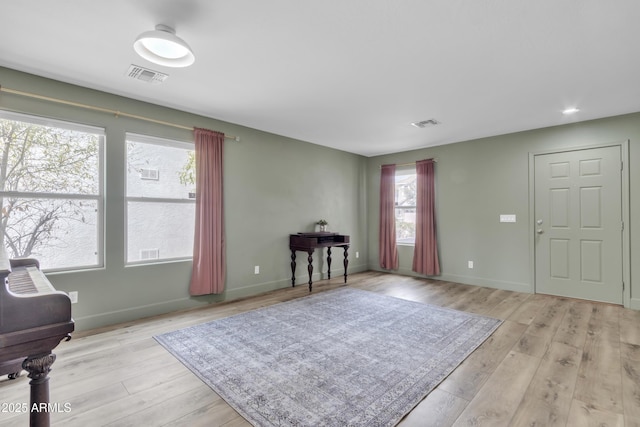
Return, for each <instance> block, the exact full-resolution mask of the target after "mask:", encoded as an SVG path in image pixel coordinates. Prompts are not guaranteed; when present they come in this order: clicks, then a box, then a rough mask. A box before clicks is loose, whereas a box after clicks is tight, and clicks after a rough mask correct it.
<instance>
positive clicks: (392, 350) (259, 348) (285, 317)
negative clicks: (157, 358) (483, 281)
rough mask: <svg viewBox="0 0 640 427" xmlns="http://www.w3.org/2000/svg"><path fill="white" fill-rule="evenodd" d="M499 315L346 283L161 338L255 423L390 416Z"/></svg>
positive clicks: (337, 422)
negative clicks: (427, 301)
mask: <svg viewBox="0 0 640 427" xmlns="http://www.w3.org/2000/svg"><path fill="white" fill-rule="evenodd" d="M500 323H501V321H500V320H497V319H493V318H489V317H483V316H478V315H474V314H469V313H464V312H460V311H455V310H449V309H445V308H441V307H436V306H431V305H427V304H421V303H417V302H412V301H407V300H402V299H398V298H393V297H389V296H385V295H380V294H376V293H372V292H368V291H361V290H357V289H351V288H348V287H344V288H339V289H335V290H332V291H327V292H321V293H317V294H313V295H311V296H307V297H304V298H300V299H296V300H292V301H288V302H284V303H280V304H276V305H273V306H269V307H265V308H261V309H257V310H254V311H250V312H247V313H243V314H238V315H235V316H231V317H227V318H224V319H220V320H215V321H212V322H209V323H204V324H201V325H197V326H192V327H189V328H185V329H181V330H178V331H175V332H169V333H165V334H162V335H159V336H156V337H155V339H156V340H157V341H158V342H159V343H160V344H162V345H163V346H164V347H165V348H166V349H167V350H168V351H169V352H171V353H172V354H173V355H174V356H175V357H176V358H178V359H179V360H180V361H181V362H182V363H184V364H185V365H186V366H187V367H188V368H189V369H191V370H192V371H193V372H194V373H195V374H196V375H197V376H198V377H200V378H201V379H202V380H203V381H204V382H205V383H207V384H208V385H209V386H210V387H211V388H212V389H213V390H215V391H216V392H217V393H218V394H219V395H220V396H221V397H222V398H223V399H224V400H226V401H227V402H228V403H229V404H230V405H231V406H232V407H234V408H235V409H236V410H237V411H238V412H239V413H240V414H241V415H242V416H243V417H245V418H246V419H247V420H248V421H249V422H251V423H252V424H253V425H255V426H313V427H316V426H336V427H344V426H366V427H372V426H393V425H395V424H397V423H398V422H399V421H400V420H401V419H402V418H403V417H404V415H406V414H407V413H408V412H409V411H411V409H413V408H414V407H415V406H416V405H417V404H418V403H420V401H421V400H422V399H423V398H424V397H425V396H426V395H427V394H429V392H430V391H431V390H433V389H434V388H435V387H436V386H437V385H438V384H439V383H440V382H441V381H442V380H443V379H444V378H446V377H447V375H449V373H451V371H453V370H454V369H455V368H456V367H457V366H458V365H459V364H460V363H461V362H462V361H463V360H464V359H465V358H466V357H467V356H468V355H469V354H470V353H471V352H472V351H473V350H475V349H476V348H477V347H478V346H479V345H480V344H482V342H483V341H484V340H485V339H487V338H488V337H489V336H490V335H491V334H492V333H493V331H494V330H495V329H496V328H497V327H498V326H499V325H500Z"/></svg>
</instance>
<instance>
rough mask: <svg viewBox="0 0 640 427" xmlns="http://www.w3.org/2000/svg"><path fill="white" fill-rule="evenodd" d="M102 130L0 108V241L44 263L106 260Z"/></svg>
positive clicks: (57, 265)
mask: <svg viewBox="0 0 640 427" xmlns="http://www.w3.org/2000/svg"><path fill="white" fill-rule="evenodd" d="M103 143H104V131H103V130H102V129H98V128H93V127H89V126H84V125H79V124H74V123H67V122H62V121H56V120H49V119H43V118H38V117H31V116H26V115H20V114H15V113H9V112H6V111H0V206H1V217H0V243H1V244H2V247H4V248H5V249H6V250H7V255H8V256H9V257H11V258H17V257H34V258H38V259H39V261H40V264H41V267H42V268H43V269H48V270H52V269H70V268H83V267H95V266H99V265H101V264H102V253H101V251H100V249H99V248H100V247H101V246H102V245H101V241H102V225H101V224H102V175H101V173H102V172H101V167H100V166H101V160H100V159H101V157H102V146H103Z"/></svg>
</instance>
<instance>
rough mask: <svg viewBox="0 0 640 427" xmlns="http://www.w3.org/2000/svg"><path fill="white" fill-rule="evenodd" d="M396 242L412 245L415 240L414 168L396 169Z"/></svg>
mask: <svg viewBox="0 0 640 427" xmlns="http://www.w3.org/2000/svg"><path fill="white" fill-rule="evenodd" d="M395 206H396V243H398V244H405V245H413V244H414V243H415V240H416V169H415V167H411V168H398V169H397V170H396V201H395Z"/></svg>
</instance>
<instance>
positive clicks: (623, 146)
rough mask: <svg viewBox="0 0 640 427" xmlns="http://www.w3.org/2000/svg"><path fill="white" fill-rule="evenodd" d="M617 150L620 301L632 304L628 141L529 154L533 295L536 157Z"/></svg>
mask: <svg viewBox="0 0 640 427" xmlns="http://www.w3.org/2000/svg"><path fill="white" fill-rule="evenodd" d="M606 147H620V155H621V157H622V159H621V160H622V165H621V168H622V174H621V179H622V182H621V191H622V194H621V195H620V196H621V198H622V221H623V223H624V228H623V230H622V266H621V268H622V281H623V283H624V287H623V290H622V302H623V305H624V307H627V308H629V306H630V304H631V252H630V242H631V234H630V228H631V227H630V223H629V220H630V215H629V140H628V139H627V140H624V141H619V142H612V143H608V144H593V145H583V146H575V147H567V148H557V149H549V150H544V151H534V152H529V227H528V228H529V280H530V283H531V292H532V293H536V246H535V244H536V239H535V232H536V231H535V230H536V227H535V224H534V218H535V158H536V156H541V155H545V154H555V153H567V152H572V151H580V150H589V149H593V148H606Z"/></svg>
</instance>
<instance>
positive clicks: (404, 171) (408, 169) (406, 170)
mask: <svg viewBox="0 0 640 427" xmlns="http://www.w3.org/2000/svg"><path fill="white" fill-rule="evenodd" d="M412 175H413V176H416V178H417V171H416V167H415V166H403V167H398V168H396V175H395V183H394V193H395V202H394V217H395V218H394V220H395V227H396V244H397V245H404V246H414V245H415V238H416V236H415V230H414V234H413V240H412V241H407V240H406V239H400V238H399V237H398V218H397V216H396V210H398V209H402V210H407V211H408V210H411V209H413V210H414V212H415V210H416V209H417V207H416V206H407V205H404V206H399V205H398V194H399V190H398V178H400V177H407V176H412ZM416 190H417V189H416Z"/></svg>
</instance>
